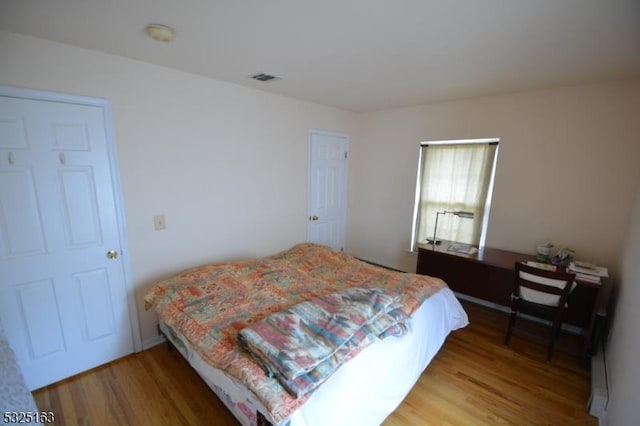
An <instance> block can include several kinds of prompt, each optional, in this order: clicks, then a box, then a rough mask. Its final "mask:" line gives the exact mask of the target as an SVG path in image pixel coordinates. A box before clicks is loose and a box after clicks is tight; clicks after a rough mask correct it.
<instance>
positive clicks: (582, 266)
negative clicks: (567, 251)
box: [568, 260, 609, 283]
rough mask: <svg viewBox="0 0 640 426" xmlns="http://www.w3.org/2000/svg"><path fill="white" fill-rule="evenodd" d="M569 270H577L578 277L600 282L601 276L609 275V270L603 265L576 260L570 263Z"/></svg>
mask: <svg viewBox="0 0 640 426" xmlns="http://www.w3.org/2000/svg"><path fill="white" fill-rule="evenodd" d="M568 270H569V272H575V274H576V278H577V279H579V280H584V281H591V282H596V283H599V282H600V278H603V277H608V276H609V271H608V270H607V268H605V267H603V266H598V265H594V264H593V263H588V262H581V261H578V260H577V261H574V262H571V263H570V264H569V268H568Z"/></svg>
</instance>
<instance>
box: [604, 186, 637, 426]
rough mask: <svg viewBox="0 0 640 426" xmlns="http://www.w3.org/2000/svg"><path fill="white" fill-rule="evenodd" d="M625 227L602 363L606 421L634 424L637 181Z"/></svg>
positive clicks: (635, 397)
mask: <svg viewBox="0 0 640 426" xmlns="http://www.w3.org/2000/svg"><path fill="white" fill-rule="evenodd" d="M635 200H636V202H635V207H634V209H633V215H632V220H631V226H630V227H629V232H628V239H627V244H626V249H625V252H624V255H623V256H622V258H621V261H622V262H621V263H622V266H621V268H620V269H621V277H620V286H619V291H618V292H617V293H618V294H617V297H616V300H617V303H616V310H615V315H614V316H613V319H612V322H613V327H612V331H611V338H610V340H609V343H608V344H607V351H606V363H607V374H608V377H607V378H608V382H609V397H610V402H609V405H608V407H607V424H610V425H616V426H627V425H628V426H632V425H637V424H638V395H640V363H639V362H638V360H640V331H638V330H639V328H638V326H640V309H638V303H637V302H638V300H640V263H639V262H638V259H640V185H638V190H637V191H636V198H635Z"/></svg>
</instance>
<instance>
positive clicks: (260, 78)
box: [251, 73, 280, 83]
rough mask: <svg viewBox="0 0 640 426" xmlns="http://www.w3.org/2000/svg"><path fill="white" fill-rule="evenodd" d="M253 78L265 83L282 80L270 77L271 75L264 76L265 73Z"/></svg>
mask: <svg viewBox="0 0 640 426" xmlns="http://www.w3.org/2000/svg"><path fill="white" fill-rule="evenodd" d="M251 78H252V79H254V80H258V81H264V82H265V83H266V82H267V81H275V80H280V77H276V76H274V75H269V74H264V73H260V74H255V75H252V76H251Z"/></svg>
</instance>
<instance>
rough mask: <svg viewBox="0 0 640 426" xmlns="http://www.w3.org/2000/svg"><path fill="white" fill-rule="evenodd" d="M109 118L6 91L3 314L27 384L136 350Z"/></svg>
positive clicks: (1, 193) (0, 174)
mask: <svg viewBox="0 0 640 426" xmlns="http://www.w3.org/2000/svg"><path fill="white" fill-rule="evenodd" d="M106 125H107V123H106V122H105V118H104V113H103V109H102V108H101V107H99V106H91V105H78V104H71V103H62V102H53V101H41V100H31V99H19V98H12V97H5V96H0V268H1V270H2V274H1V275H2V278H1V282H0V319H1V320H2V323H3V325H4V328H5V331H6V334H7V338H8V341H9V344H10V345H11V347H12V348H13V350H14V352H15V353H16V355H17V358H18V363H19V365H20V367H21V369H22V372H23V375H24V376H25V380H26V382H27V385H28V386H29V388H30V389H36V388H39V387H42V386H45V385H47V384H50V383H52V382H55V381H58V380H61V379H63V378H66V377H68V376H71V375H74V374H76V373H79V372H82V371H85V370H87V369H89V368H92V367H95V366H97V365H100V364H103V363H105V362H108V361H111V360H113V359H115V358H118V357H121V356H123V355H126V354H129V353H131V352H133V338H132V328H131V321H130V316H129V310H128V304H127V293H126V285H125V279H124V269H123V262H122V256H121V255H120V252H121V243H120V237H119V230H118V226H119V225H118V220H117V204H116V202H115V194H116V190H118V188H116V187H114V179H113V178H112V175H111V166H110V163H109V154H108V147H107V137H106V132H105V128H106V127H105V126H106ZM115 182H117V180H115Z"/></svg>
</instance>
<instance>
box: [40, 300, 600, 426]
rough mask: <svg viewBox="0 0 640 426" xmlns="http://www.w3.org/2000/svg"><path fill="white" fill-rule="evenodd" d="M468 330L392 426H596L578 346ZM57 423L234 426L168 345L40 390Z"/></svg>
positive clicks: (479, 317)
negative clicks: (551, 346) (549, 345)
mask: <svg viewBox="0 0 640 426" xmlns="http://www.w3.org/2000/svg"><path fill="white" fill-rule="evenodd" d="M465 309H466V310H467V312H468V314H469V318H470V322H471V324H470V325H469V326H468V327H466V328H465V329H463V330H458V331H455V332H453V333H451V335H450V336H449V338H448V339H447V341H446V342H445V344H444V346H443V347H442V349H441V351H440V352H439V353H438V354H437V355H436V357H435V358H434V360H433V361H432V362H431V364H430V365H429V367H428V368H427V370H426V371H425V372H424V373H423V374H422V376H421V377H420V379H419V380H418V382H417V383H416V386H414V388H413V389H412V391H411V392H410V393H409V395H408V396H407V398H406V399H405V400H404V401H403V403H402V404H401V405H400V406H399V407H398V409H397V410H396V411H395V412H394V413H392V414H391V416H389V418H387V420H386V421H385V423H384V424H385V426H407V425H469V424H473V425H500V424H514V425H547V424H549V425H555V424H557V425H566V424H572V425H574V424H576V425H596V424H597V421H596V419H595V418H593V417H591V416H589V414H588V413H587V410H586V403H587V399H588V397H589V391H590V390H589V386H590V379H589V371H588V370H587V369H584V368H582V367H581V366H580V365H579V357H578V355H577V354H578V353H579V348H580V341H579V340H578V339H577V338H576V337H574V336H564V335H563V336H561V339H560V341H559V342H558V345H557V348H556V352H555V353H554V356H553V361H552V362H550V363H549V362H546V361H545V356H546V350H545V347H544V344H540V343H538V342H535V341H532V340H531V339H530V338H529V336H527V335H523V336H519V335H517V334H515V335H514V337H513V339H512V343H511V345H510V346H509V347H505V346H504V345H503V344H502V341H503V339H504V333H505V331H506V326H507V316H506V315H505V314H503V313H501V312H495V311H490V310H487V309H485V308H482V307H478V306H476V305H471V304H465ZM34 397H35V399H36V403H37V404H38V407H39V408H40V410H45V411H49V410H50V411H53V412H54V413H55V415H56V419H57V421H56V424H60V425H75V424H78V425H150V424H153V425H172V426H173V425H216V426H217V425H219V426H226V425H236V424H238V423H237V421H236V420H235V419H234V418H233V416H232V415H231V413H230V412H229V411H228V410H227V409H226V408H225V407H224V405H223V404H222V403H221V402H220V401H219V400H218V398H217V397H216V396H215V394H214V393H213V392H212V391H211V390H210V389H209V388H208V387H207V385H206V384H205V383H204V382H203V381H202V380H201V379H200V377H198V375H197V374H196V373H195V372H194V371H193V370H192V369H191V367H190V366H189V364H188V363H187V362H186V361H185V360H184V359H183V358H182V356H181V355H180V354H179V353H178V352H176V351H172V350H169V348H168V347H167V345H166V344H163V345H158V346H156V347H153V348H151V349H149V350H146V351H144V352H141V353H138V354H133V355H130V356H127V357H124V358H122V359H119V360H117V361H114V362H112V363H109V364H107V365H104V366H101V367H98V368H96V369H93V370H91V371H88V372H86V373H82V374H80V375H78V376H75V377H72V378H70V379H67V380H64V381H62V382H59V383H56V384H53V385H50V386H47V387H45V388H42V389H40V390H37V391H35V392H34Z"/></svg>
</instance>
